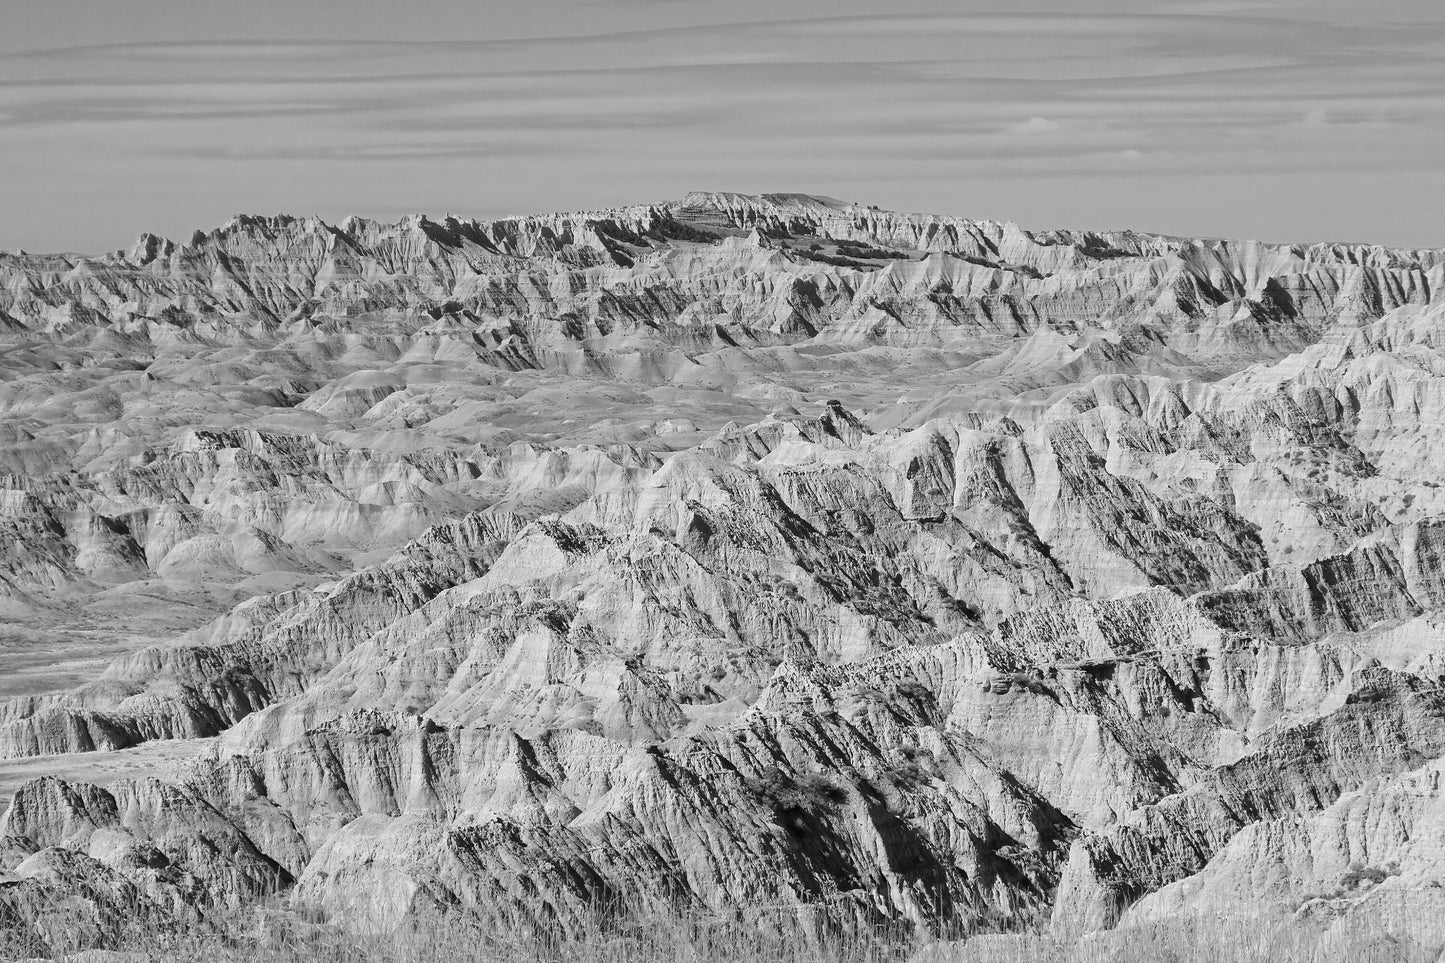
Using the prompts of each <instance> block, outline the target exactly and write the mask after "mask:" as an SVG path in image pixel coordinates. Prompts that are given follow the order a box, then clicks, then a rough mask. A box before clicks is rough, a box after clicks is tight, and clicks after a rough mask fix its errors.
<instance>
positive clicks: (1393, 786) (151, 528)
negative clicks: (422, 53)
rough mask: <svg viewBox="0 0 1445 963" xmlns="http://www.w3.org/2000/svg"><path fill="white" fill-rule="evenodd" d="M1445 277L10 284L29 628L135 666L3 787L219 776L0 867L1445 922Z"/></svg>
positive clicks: (354, 247)
mask: <svg viewBox="0 0 1445 963" xmlns="http://www.w3.org/2000/svg"><path fill="white" fill-rule="evenodd" d="M1442 271H1445V255H1442V254H1441V252H1434V251H1388V250H1385V249H1380V248H1369V247H1349V246H1339V245H1315V246H1270V245H1261V244H1254V243H1236V242H1225V241H1192V240H1183V239H1177V238H1165V237H1158V236H1153V235H1145V234H1137V233H1129V232H1125V233H1112V234H1095V233H1089V232H1048V233H1041V232H1029V231H1025V230H1023V229H1021V228H1019V227H1017V226H1015V225H1011V224H997V223H992V222H975V221H966V220H963V219H958V218H946V217H933V216H925V215H903V214H897V213H894V212H887V211H879V210H877V209H873V208H866V207H860V206H857V205H849V204H845V203H842V202H838V201H833V200H831V199H826V198H812V197H805V196H800V195H766V196H761V197H750V196H743V195H732V194H693V195H688V196H687V197H685V198H683V199H682V200H680V201H678V202H674V203H669V204H659V205H653V206H644V207H636V208H628V209H624V210H618V211H610V212H593V213H586V214H568V215H552V216H547V217H535V218H518V219H511V220H505V221H497V222H492V223H477V222H468V221H459V220H455V219H447V220H444V221H433V220H430V219H427V218H421V217H413V218H407V219H404V220H403V221H401V222H400V223H398V224H394V225H386V224H378V223H375V222H371V221H365V220H360V219H350V220H348V221H346V222H344V223H343V224H341V225H338V226H332V225H327V224H325V223H323V222H321V221H319V220H317V219H315V218H306V219H298V218H284V217H283V218H256V217H241V218H236V219H233V220H232V221H231V222H228V223H227V224H226V225H224V226H223V227H222V228H219V229H217V230H215V231H212V232H209V233H201V232H198V234H197V235H196V236H195V237H193V238H192V240H191V241H190V242H189V243H187V244H175V243H173V242H170V241H165V240H162V239H158V238H152V237H144V238H142V241H141V242H140V243H138V245H137V246H136V248H135V249H134V250H132V251H131V252H129V253H128V254H124V255H117V256H111V257H106V258H97V259H83V260H75V259H67V258H55V257H50V258H45V257H32V256H27V257H23V258H22V257H8V256H7V257H4V258H0V278H3V279H4V283H3V284H0V311H3V312H4V314H5V315H6V316H8V317H10V318H13V319H14V324H13V325H10V326H9V327H7V330H6V332H5V333H4V337H5V338H6V339H8V340H7V346H8V350H7V351H6V352H4V353H3V354H0V370H4V372H5V377H4V379H3V384H0V465H3V467H4V470H5V471H6V472H7V474H6V475H5V476H4V478H3V479H0V489H3V491H0V528H3V529H4V531H3V532H0V534H3V535H4V536H5V538H3V539H0V546H3V547H0V598H3V604H4V606H5V607H4V609H3V611H4V612H5V613H6V616H7V617H8V618H11V619H12V622H13V623H14V624H16V625H19V624H21V620H22V619H23V620H25V623H24V624H26V625H27V626H33V628H31V629H29V630H28V631H30V632H32V633H34V635H33V638H34V640H35V642H36V646H35V647H36V648H39V647H40V646H43V645H59V644H60V640H63V639H68V638H70V637H71V636H72V635H73V634H74V633H75V632H77V631H78V630H82V629H83V630H84V631H88V632H92V633H94V634H95V636H97V637H101V638H103V639H104V641H105V644H106V645H109V646H111V647H112V648H110V649H109V650H107V654H108V655H111V656H113V658H111V659H110V660H109V661H108V663H107V664H106V666H105V668H104V669H103V670H98V671H93V672H91V673H90V674H89V675H82V677H81V678H79V679H74V678H72V677H71V676H67V677H66V678H67V680H68V681H74V682H78V684H73V685H68V686H65V687H56V686H46V685H43V684H38V683H37V684H34V685H28V686H25V687H24V688H20V689H16V690H13V691H10V690H7V694H10V695H12V696H13V697H12V698H9V699H8V700H6V701H3V702H0V759H3V758H12V759H14V758H19V757H26V759H27V764H33V765H39V764H40V763H39V762H36V761H34V760H32V759H31V758H30V757H43V756H45V755H48V754H65V753H74V752H89V751H97V750H112V749H118V748H122V747H126V746H133V745H136V744H138V743H145V742H151V741H155V740H169V739H179V738H194V737H213V736H214V737H216V738H215V742H214V748H213V749H212V750H210V751H208V752H207V753H205V754H204V755H202V756H201V757H200V758H198V759H196V760H195V761H194V762H193V763H192V764H191V766H190V767H189V768H188V769H186V770H185V771H184V772H178V773H176V774H175V775H174V777H173V778H170V779H168V780H164V781H163V780H159V779H157V778H154V777H152V776H146V777H139V776H137V777H135V778H118V779H116V780H114V781H112V782H110V783H109V784H107V785H106V786H104V787H100V786H91V785H86V784H83V783H81V782H72V781H67V780H65V779H62V778H58V777H55V776H47V777H43V778H40V779H38V780H35V781H32V782H30V783H27V784H26V785H24V786H23V787H22V788H21V789H19V790H18V791H17V792H16V794H15V797H14V800H13V801H12V803H11V805H10V807H9V809H8V811H7V812H6V814H5V816H4V818H3V822H0V868H3V869H5V870H6V871H10V872H13V873H15V874H16V875H17V877H18V878H21V881H18V882H17V883H16V886H17V887H21V888H22V889H24V891H25V892H27V893H30V892H32V891H33V892H34V893H37V894H38V893H49V892H53V891H58V890H60V889H64V888H65V887H67V886H76V887H80V886H81V885H82V884H81V883H80V882H76V881H79V880H90V881H91V882H89V883H85V884H84V885H87V886H90V887H91V889H90V890H86V892H89V893H90V894H91V897H90V898H92V902H95V903H96V905H101V904H106V905H111V904H113V903H114V902H115V899H119V898H120V896H116V895H115V894H117V893H120V890H118V889H116V887H120V888H122V889H123V888H124V887H131V888H132V889H133V890H134V891H133V892H132V891H131V890H126V891H125V893H123V894H120V895H121V896H124V898H125V899H132V900H140V901H143V902H145V905H147V906H151V905H153V906H155V907H156V908H157V909H156V910H155V911H156V912H157V913H168V914H173V915H174V914H185V913H192V914H201V915H206V914H212V915H214V914H215V913H216V912H217V911H218V909H219V908H223V907H228V906H232V905H237V904H239V903H242V902H245V901H250V900H254V899H257V898H261V897H266V896H270V895H273V894H286V898H288V899H290V900H293V901H295V902H296V903H299V904H305V905H307V906H310V907H313V908H315V909H317V910H319V911H321V912H324V913H326V914H328V915H330V916H331V917H333V918H335V919H338V920H341V921H344V922H346V923H347V925H351V926H356V927H362V928H366V927H371V928H389V927H393V926H396V925H400V924H401V923H402V922H403V921H405V920H407V919H410V918H414V917H417V916H421V915H426V914H431V913H434V912H441V913H444V914H445V913H463V914H466V915H468V916H473V917H477V918H480V919H483V920H486V921H489V922H490V923H493V924H496V925H497V926H502V925H512V924H515V923H516V922H517V921H518V920H528V921H530V922H531V923H532V924H536V925H543V926H552V927H561V928H563V929H566V928H568V927H572V928H576V927H582V926H585V925H587V923H586V921H587V920H589V919H591V916H590V915H589V914H591V913H592V912H593V911H594V910H595V908H596V907H597V906H598V905H606V906H615V907H619V908H620V909H621V911H623V912H628V913H638V914H647V913H660V912H668V911H672V910H675V909H678V908H684V909H690V910H695V911H698V912H708V913H719V914H733V915H741V916H746V915H748V914H749V913H751V912H754V911H755V910H757V909H758V908H759V907H774V908H776V907H777V906H804V905H809V906H814V905H819V904H822V905H826V906H827V907H829V908H830V911H833V912H836V913H838V914H841V916H842V917H848V918H853V919H856V920H858V921H869V922H877V921H881V920H890V921H894V922H903V923H906V924H908V925H912V926H914V927H917V928H919V929H922V930H935V929H936V930H944V929H949V928H954V927H958V926H960V925H964V926H967V927H978V926H989V925H995V924H1000V923H1001V924H1004V925H1007V926H1016V925H1018V924H1019V922H1020V921H1022V920H1039V919H1047V920H1048V921H1049V923H1048V926H1049V928H1050V929H1051V931H1052V932H1053V934H1054V935H1055V936H1058V937H1063V936H1072V935H1075V934H1078V933H1080V932H1085V931H1090V930H1101V929H1107V928H1110V927H1114V926H1116V925H1122V926H1124V927H1126V928H1127V927H1138V926H1144V925H1152V924H1153V923H1155V922H1158V921H1160V920H1163V919H1167V918H1169V917H1171V916H1174V915H1178V914H1180V913H1184V912H1186V911H1189V910H1193V909H1196V908H1218V910H1219V911H1220V912H1235V911H1237V910H1240V909H1242V908H1244V907H1243V903H1242V901H1243V900H1246V899H1255V898H1257V899H1258V900H1260V901H1261V902H1262V903H1264V904H1267V905H1268V906H1270V907H1272V908H1275V909H1278V910H1279V911H1280V912H1286V911H1288V912H1295V911H1299V912H1302V913H1307V914H1313V915H1315V916H1318V917H1320V918H1322V919H1323V918H1328V917H1330V916H1331V914H1334V915H1335V916H1336V917H1338V918H1339V919H1343V920H1348V919H1351V918H1357V917H1352V916H1351V915H1350V914H1359V913H1368V912H1370V906H1371V905H1373V904H1372V903H1371V900H1374V899H1376V898H1377V897H1376V896H1375V894H1376V893H1377V892H1378V893H1380V894H1384V895H1382V896H1381V897H1379V898H1384V896H1385V895H1391V894H1404V895H1405V896H1406V897H1407V898H1409V899H1415V898H1416V894H1417V893H1419V892H1422V891H1423V890H1424V889H1426V888H1428V886H1429V883H1430V881H1431V880H1432V879H1433V875H1432V874H1435V875H1438V867H1437V866H1436V861H1435V857H1434V855H1432V853H1433V850H1432V849H1431V848H1430V845H1429V844H1428V843H1427V842H1423V841H1422V840H1423V839H1426V838H1427V837H1426V834H1428V833H1429V832H1433V829H1431V826H1432V825H1433V824H1432V823H1431V822H1430V820H1431V819H1433V818H1434V817H1433V815H1432V813H1433V812H1434V809H1432V807H1435V806H1436V803H1437V802H1438V800H1437V798H1436V797H1437V796H1438V792H1437V790H1438V785H1436V783H1438V778H1436V777H1437V775H1438V773H1436V769H1438V765H1437V763H1438V762H1439V760H1440V759H1441V758H1442V757H1445V690H1442V689H1441V683H1442V679H1445V667H1442V666H1445V662H1442V653H1445V643H1442V640H1445V635H1442V633H1441V631H1440V628H1439V620H1440V618H1441V612H1440V609H1441V606H1442V604H1445V582H1442V575H1441V561H1442V558H1445V547H1442V545H1445V543H1442V533H1445V521H1442V519H1445V490H1442V489H1441V488H1440V485H1439V481H1438V479H1437V477H1436V476H1437V475H1438V469H1437V467H1436V464H1435V461H1436V459H1435V457H1434V453H1435V452H1437V451H1438V450H1439V444H1438V443H1439V442H1440V439H1439V438H1438V437H1437V435H1438V434H1439V428H1438V423H1439V418H1438V413H1439V411H1440V410H1442V404H1445V401H1442V398H1441V397H1440V396H1441V395H1442V392H1445V388H1442V385H1445V380H1442V379H1445V360H1442V356H1441V354H1440V352H1441V350H1442V347H1445V337H1442V331H1445V327H1442V325H1445V308H1442V306H1441V305H1440V304H1439V303H1438V301H1437V300H1436V299H1435V298H1436V295H1435V292H1437V291H1438V290H1439V289H1440V286H1441V283H1442V280H1445V277H1442ZM20 637H21V636H17V638H20ZM27 638H28V637H27ZM9 644H10V643H9V642H5V641H3V640H0V645H9ZM12 651H13V652H16V653H20V652H22V651H32V650H30V649H26V650H22V649H20V648H19V647H18V643H17V647H16V648H14V649H0V654H3V655H4V657H5V658H11V654H10V653H11V652H12ZM15 657H16V658H17V660H18V659H19V655H16V656H15ZM17 665H19V662H18V661H17ZM48 665H50V663H47V662H46V661H45V659H44V657H38V658H36V660H35V662H34V663H33V665H32V664H31V663H26V664H25V666H24V667H23V668H25V671H27V672H30V671H33V672H42V673H43V672H44V671H46V669H47V666H48ZM3 764H4V763H3V762H0V765H3ZM1436 808H1438V807H1436ZM102 884H103V886H104V887H109V889H107V890H106V892H109V893H111V894H112V896H111V897H103V895H102V893H101V889H100V888H97V887H100V886H102ZM47 887H49V888H48V889H47ZM15 891H16V892H19V891H20V890H19V889H16V890H15ZM6 892H7V890H5V889H3V888H0V907H3V906H14V905H18V904H16V903H15V902H14V900H13V899H11V900H10V901H9V902H6V900H7V899H9V897H7V896H6V895H5V894H6ZM1427 895H1428V894H1427ZM112 897H115V898H114V899H113V898H112ZM27 898H28V897H27ZM1420 898H1421V899H1424V897H1420ZM107 901H109V902H107ZM147 901H148V902H147ZM1427 904H1428V900H1425V901H1424V902H1421V903H1420V904H1419V905H1420V906H1426V905H1427ZM1430 905H1433V904H1430ZM0 912H4V911H3V910H0ZM12 915H13V914H12Z"/></svg>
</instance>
